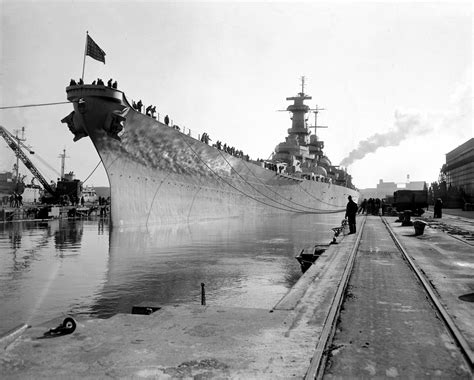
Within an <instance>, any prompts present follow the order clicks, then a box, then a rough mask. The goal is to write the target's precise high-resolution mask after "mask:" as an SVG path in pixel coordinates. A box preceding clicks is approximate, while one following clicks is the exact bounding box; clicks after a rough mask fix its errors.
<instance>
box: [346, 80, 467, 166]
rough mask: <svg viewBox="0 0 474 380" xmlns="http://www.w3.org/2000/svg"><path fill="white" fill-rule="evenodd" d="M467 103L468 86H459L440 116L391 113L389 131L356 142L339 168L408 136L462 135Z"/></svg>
mask: <svg viewBox="0 0 474 380" xmlns="http://www.w3.org/2000/svg"><path fill="white" fill-rule="evenodd" d="M471 100H472V90H471V86H470V85H469V84H465V83H463V84H462V85H460V86H458V87H457V88H456V91H455V92H454V94H453V96H451V104H450V107H449V109H448V110H447V111H446V112H445V113H443V114H438V115H428V116H425V117H424V116H422V115H421V114H420V113H410V112H406V113H404V112H401V111H395V120H394V126H393V128H392V129H391V130H389V131H388V132H386V133H376V134H374V135H372V136H370V137H369V138H367V139H366V140H363V141H360V142H359V144H358V146H357V148H356V149H354V150H352V151H351V152H350V153H349V155H348V156H347V157H345V158H344V159H343V160H342V161H341V163H340V165H341V166H344V167H347V166H349V165H351V164H352V163H353V162H355V161H357V160H360V159H362V158H364V157H365V156H366V155H367V154H369V153H374V152H375V151H376V150H377V149H379V148H384V147H390V146H398V145H399V144H400V143H401V142H402V141H404V140H406V139H407V138H409V137H415V136H422V135H425V134H428V133H432V132H436V131H447V130H449V131H450V132H452V133H453V134H463V133H465V130H466V128H463V125H461V124H462V123H461V121H463V120H467V121H468V123H469V122H470V120H471V117H472V105H471ZM467 129H469V128H467ZM471 130H472V125H471Z"/></svg>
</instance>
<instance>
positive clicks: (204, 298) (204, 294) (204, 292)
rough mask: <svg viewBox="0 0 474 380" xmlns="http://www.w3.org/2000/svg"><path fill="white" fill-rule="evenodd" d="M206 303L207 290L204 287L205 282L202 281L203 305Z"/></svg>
mask: <svg viewBox="0 0 474 380" xmlns="http://www.w3.org/2000/svg"><path fill="white" fill-rule="evenodd" d="M205 304H206V290H205V289H204V282H201V305H205Z"/></svg>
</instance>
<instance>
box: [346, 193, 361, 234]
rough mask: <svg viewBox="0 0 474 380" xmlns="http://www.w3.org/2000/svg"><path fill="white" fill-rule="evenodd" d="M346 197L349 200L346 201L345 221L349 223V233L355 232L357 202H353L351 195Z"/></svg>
mask: <svg viewBox="0 0 474 380" xmlns="http://www.w3.org/2000/svg"><path fill="white" fill-rule="evenodd" d="M347 199H348V200H349V202H347V206H346V219H347V222H348V223H349V234H355V232H356V214H357V210H358V206H357V203H355V202H354V201H353V200H352V196H350V195H349V196H348V197H347Z"/></svg>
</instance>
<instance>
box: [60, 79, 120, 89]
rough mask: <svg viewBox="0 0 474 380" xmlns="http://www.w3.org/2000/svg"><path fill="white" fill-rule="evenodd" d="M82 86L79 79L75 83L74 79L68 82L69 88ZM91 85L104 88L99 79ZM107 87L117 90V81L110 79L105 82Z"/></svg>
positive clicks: (81, 80) (102, 82)
mask: <svg viewBox="0 0 474 380" xmlns="http://www.w3.org/2000/svg"><path fill="white" fill-rule="evenodd" d="M83 84H84V80H83V79H82V78H79V80H78V81H77V82H76V81H75V80H74V79H71V81H70V82H69V86H82V85H83ZM91 84H92V85H93V86H105V83H104V81H103V80H102V79H100V78H97V79H96V80H95V81H93V82H92V83H91ZM107 87H110V88H115V89H117V87H118V83H117V81H114V80H113V79H112V78H110V79H109V80H108V81H107Z"/></svg>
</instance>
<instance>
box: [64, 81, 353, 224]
mask: <svg viewBox="0 0 474 380" xmlns="http://www.w3.org/2000/svg"><path fill="white" fill-rule="evenodd" d="M99 89H100V86H87V85H86V86H71V87H68V88H67V94H68V99H69V100H71V101H72V102H73V104H74V109H75V111H74V112H73V113H72V114H71V115H70V116H68V118H67V119H68V120H67V121H65V122H67V123H68V126H69V128H70V130H71V131H72V132H73V133H74V134H75V136H76V139H77V138H80V137H83V136H85V135H88V136H89V137H90V138H91V140H92V142H93V143H94V146H95V148H96V149H97V152H98V153H99V155H100V157H101V160H102V163H103V165H104V167H105V170H106V172H107V175H108V178H109V182H110V189H111V221H112V224H113V225H114V226H147V225H156V224H169V223H181V222H194V221H199V220H209V219H217V218H223V217H239V216H243V215H260V214H295V213H297V214H299V213H315V214H318V213H334V212H342V211H344V210H345V205H346V203H347V196H348V195H352V196H353V197H355V198H357V195H358V194H357V192H356V191H355V190H352V189H349V188H346V187H343V186H338V185H334V184H331V183H326V182H318V181H313V180H304V179H300V178H296V177H291V176H288V175H281V174H277V173H276V172H274V171H271V170H268V169H265V168H263V167H261V166H260V165H257V164H256V163H253V162H251V161H247V160H245V159H242V158H238V157H234V156H232V155H230V154H227V153H225V152H223V151H222V150H218V149H216V148H214V147H212V146H209V145H207V144H205V143H203V142H201V141H199V140H197V139H195V138H193V137H191V136H189V135H186V134H184V133H182V132H180V131H178V130H177V129H174V128H172V127H169V126H167V125H165V124H163V123H160V122H158V121H156V120H155V119H153V118H152V117H150V116H147V115H144V114H142V113H140V112H138V111H135V110H134V109H132V107H130V105H129V103H128V101H127V100H126V98H125V96H124V95H123V93H122V92H120V91H117V90H113V89H109V88H103V89H101V90H103V91H102V92H98V91H97V90H99ZM80 99H81V102H79V100H80ZM65 119H66V118H65ZM76 139H75V140H76Z"/></svg>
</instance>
